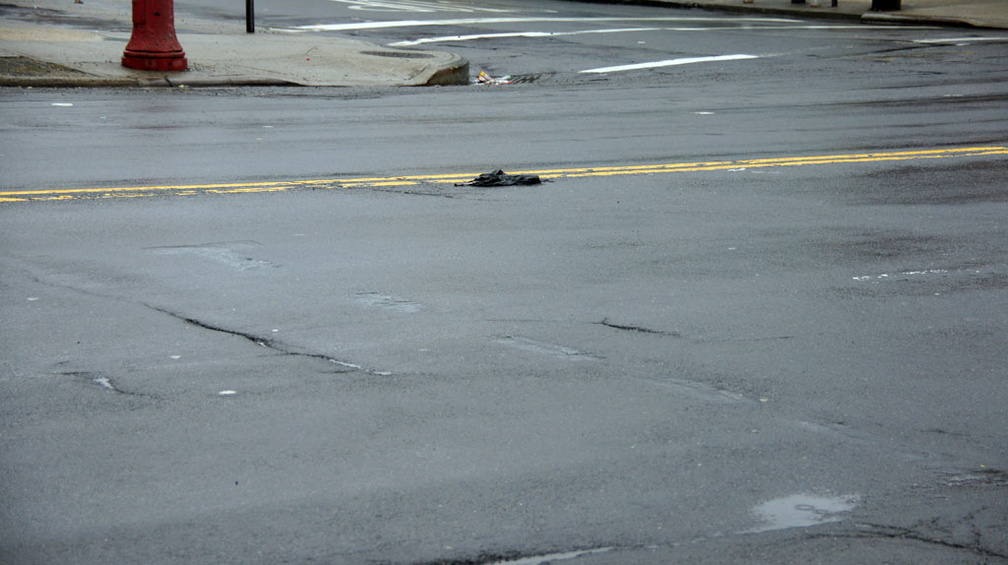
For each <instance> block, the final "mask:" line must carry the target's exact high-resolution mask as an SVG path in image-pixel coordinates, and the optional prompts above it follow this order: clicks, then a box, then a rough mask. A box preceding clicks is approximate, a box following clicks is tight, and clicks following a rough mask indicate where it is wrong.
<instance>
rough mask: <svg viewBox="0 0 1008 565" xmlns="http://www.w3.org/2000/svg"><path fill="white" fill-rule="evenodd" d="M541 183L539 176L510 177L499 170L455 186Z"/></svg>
mask: <svg viewBox="0 0 1008 565" xmlns="http://www.w3.org/2000/svg"><path fill="white" fill-rule="evenodd" d="M540 183H542V181H541V180H539V175H509V174H506V173H505V172H504V171H501V170H497V171H496V172H493V173H483V174H481V175H480V176H478V177H476V178H474V179H473V180H471V181H469V182H464V183H462V184H456V185H455V186H516V185H527V184H540Z"/></svg>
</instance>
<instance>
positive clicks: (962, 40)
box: [914, 37, 1008, 44]
mask: <svg viewBox="0 0 1008 565" xmlns="http://www.w3.org/2000/svg"><path fill="white" fill-rule="evenodd" d="M973 41H1003V42H1005V43H1008V37H946V38H942V39H915V40H914V43H926V44H933V43H939V44H941V43H971V42H973Z"/></svg>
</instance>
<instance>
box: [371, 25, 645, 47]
mask: <svg viewBox="0 0 1008 565" xmlns="http://www.w3.org/2000/svg"><path fill="white" fill-rule="evenodd" d="M661 29H662V28H658V27H633V28H619V29H586V30H580V31H513V32H507V33H477V34H472V35H446V36H442V37H424V38H421V39H412V40H408V41H396V42H395V43H389V44H388V46H389V47H411V46H413V45H423V44H425V43H447V42H451V41H474V40H479V39H504V38H508V37H559V36H564V35H584V34H588V33H623V32H628V31H659V30H661Z"/></svg>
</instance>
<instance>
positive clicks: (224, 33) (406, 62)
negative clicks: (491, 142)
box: [0, 0, 469, 86]
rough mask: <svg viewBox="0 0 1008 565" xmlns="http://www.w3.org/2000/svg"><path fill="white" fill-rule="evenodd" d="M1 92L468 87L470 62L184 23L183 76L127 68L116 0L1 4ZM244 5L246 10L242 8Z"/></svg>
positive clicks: (123, 12) (124, 13)
mask: <svg viewBox="0 0 1008 565" xmlns="http://www.w3.org/2000/svg"><path fill="white" fill-rule="evenodd" d="M4 3H5V4H6V5H5V6H3V7H0V18H2V19H0V86H153V85H165V86H239V85H241V86H248V85H257V86H279V85H301V86H433V85H449V84H468V82H469V62H468V61H466V60H465V59H463V58H462V57H459V56H457V55H454V54H451V53H444V52H437V51H416V50H409V51H406V50H401V49H390V48H386V47H382V46H378V45H375V44H371V43H367V42H364V41H358V40H354V39H348V38H341V37H333V36H332V35H322V34H314V33H300V34H298V33H282V32H274V31H271V30H269V29H256V33H254V34H249V33H246V32H245V22H244V12H243V11H240V12H239V14H238V15H239V16H240V17H241V19H240V20H238V21H236V20H235V19H231V20H226V21H206V20H198V19H189V18H186V17H185V16H184V15H182V14H179V13H177V12H176V14H175V29H176V32H177V35H178V39H179V42H180V43H181V44H182V48H183V50H184V51H185V55H186V59H187V60H188V62H189V68H188V70H186V71H184V72H171V73H167V72H153V71H138V70H133V69H127V68H125V67H123V66H122V65H121V58H122V55H123V51H124V49H125V47H126V44H127V43H128V42H129V39H130V34H131V31H132V13H131V4H130V3H129V2H122V1H121V0H118V1H117V0H85V2H84V3H83V4H74V3H73V2H72V0H61V1H55V0H5V2H4ZM240 9H243V6H242V7H241V8H240Z"/></svg>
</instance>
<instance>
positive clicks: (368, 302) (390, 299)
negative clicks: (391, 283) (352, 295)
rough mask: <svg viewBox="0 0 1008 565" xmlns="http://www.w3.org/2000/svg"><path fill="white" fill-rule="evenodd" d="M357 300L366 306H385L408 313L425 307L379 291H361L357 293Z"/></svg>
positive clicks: (388, 308)
mask: <svg viewBox="0 0 1008 565" xmlns="http://www.w3.org/2000/svg"><path fill="white" fill-rule="evenodd" d="M357 300H358V301H359V302H360V303H361V304H364V305H365V306H370V307H372V308H384V309H386V310H392V311H393V312H403V313H406V314H412V313H414V312H419V311H420V310H422V309H423V306H421V305H420V304H418V303H416V302H413V301H411V300H406V299H405V298H399V297H396V296H389V295H387V294H380V293H377V292H359V293H357Z"/></svg>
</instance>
